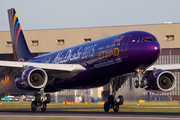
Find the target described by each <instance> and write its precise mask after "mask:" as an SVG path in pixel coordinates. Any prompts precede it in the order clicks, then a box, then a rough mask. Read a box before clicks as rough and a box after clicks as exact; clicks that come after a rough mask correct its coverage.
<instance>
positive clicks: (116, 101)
mask: <svg viewBox="0 0 180 120" xmlns="http://www.w3.org/2000/svg"><path fill="white" fill-rule="evenodd" d="M110 85H111V86H110V87H111V88H112V89H111V90H110V92H111V93H110V95H109V97H108V102H105V103H104V111H105V112H109V109H111V108H113V110H114V112H118V111H119V105H122V104H123V102H124V98H123V96H122V95H119V96H118V97H117V98H115V96H116V92H117V91H118V90H119V88H120V87H121V79H120V78H118V79H115V80H113V81H112V82H111V83H110Z"/></svg>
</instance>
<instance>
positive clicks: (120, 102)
mask: <svg viewBox="0 0 180 120" xmlns="http://www.w3.org/2000/svg"><path fill="white" fill-rule="evenodd" d="M118 98H119V102H118V104H119V105H122V104H123V103H124V98H123V96H122V95H119V96H118Z"/></svg>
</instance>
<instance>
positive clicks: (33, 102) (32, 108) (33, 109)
mask: <svg viewBox="0 0 180 120" xmlns="http://www.w3.org/2000/svg"><path fill="white" fill-rule="evenodd" d="M36 109H37V103H36V101H32V102H31V110H32V111H36Z"/></svg>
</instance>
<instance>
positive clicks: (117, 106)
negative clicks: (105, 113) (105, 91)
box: [113, 104, 119, 112]
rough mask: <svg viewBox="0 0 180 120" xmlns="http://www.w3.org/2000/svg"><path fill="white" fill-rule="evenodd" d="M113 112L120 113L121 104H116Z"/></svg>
mask: <svg viewBox="0 0 180 120" xmlns="http://www.w3.org/2000/svg"><path fill="white" fill-rule="evenodd" d="M113 110H114V112H118V111H119V104H114V106H113Z"/></svg>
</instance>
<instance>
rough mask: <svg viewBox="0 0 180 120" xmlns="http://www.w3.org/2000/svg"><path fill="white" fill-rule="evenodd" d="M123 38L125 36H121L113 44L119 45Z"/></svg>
mask: <svg viewBox="0 0 180 120" xmlns="http://www.w3.org/2000/svg"><path fill="white" fill-rule="evenodd" d="M123 38H124V35H123V36H119V37H118V38H117V39H114V41H113V43H116V42H118V43H119V42H120V41H121V40H122V39H123Z"/></svg>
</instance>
